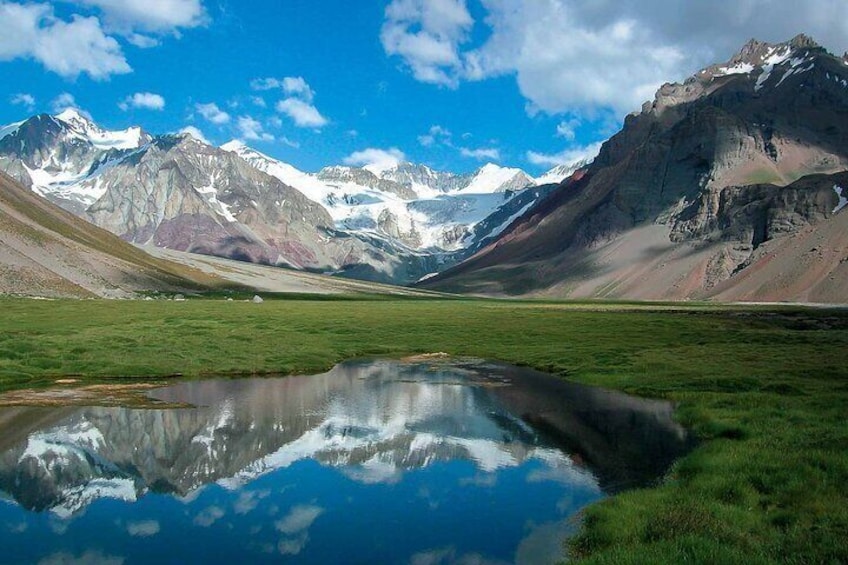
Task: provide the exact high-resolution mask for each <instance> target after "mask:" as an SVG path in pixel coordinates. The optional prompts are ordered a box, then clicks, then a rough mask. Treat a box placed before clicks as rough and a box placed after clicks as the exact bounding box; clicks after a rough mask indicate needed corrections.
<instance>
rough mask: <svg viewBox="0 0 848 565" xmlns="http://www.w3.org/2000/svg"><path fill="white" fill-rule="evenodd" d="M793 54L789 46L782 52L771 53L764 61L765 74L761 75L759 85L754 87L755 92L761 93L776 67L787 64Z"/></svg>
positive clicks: (758, 80)
mask: <svg viewBox="0 0 848 565" xmlns="http://www.w3.org/2000/svg"><path fill="white" fill-rule="evenodd" d="M791 54H792V48H791V47H789V46H786V47H785V48H784V49H783V50H782V51H780V52H774V50H772V51H769V55H768V56H767V57H766V58H765V60H764V61H763V72H762V73H761V74H760V77H759V78H758V79H757V84H756V85H755V86H754V91H755V92H759V91H760V90H761V89H762V88H763V86H765V84H766V81H767V80H768V79H769V77H770V76H771V72H772V70H774V68H775V67H776V66H778V65H781V64H783V63H784V62H786V61H787V60H788V59H789V56H790V55H791Z"/></svg>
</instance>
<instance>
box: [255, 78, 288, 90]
mask: <svg viewBox="0 0 848 565" xmlns="http://www.w3.org/2000/svg"><path fill="white" fill-rule="evenodd" d="M282 87H283V82H282V81H281V80H279V79H276V78H255V79H253V80H252V81H250V88H252V89H253V90H274V89H275V88H282Z"/></svg>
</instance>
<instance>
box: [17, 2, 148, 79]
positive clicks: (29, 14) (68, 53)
mask: <svg viewBox="0 0 848 565" xmlns="http://www.w3.org/2000/svg"><path fill="white" fill-rule="evenodd" d="M0 25H2V28H3V33H2V34H0V61H11V60H14V59H19V58H26V59H34V60H36V61H38V62H39V63H41V64H42V65H43V66H44V67H45V68H46V69H47V70H49V71H52V72H54V73H56V74H58V75H61V76H63V77H66V78H76V77H78V76H79V75H80V74H88V75H89V76H90V77H91V78H93V79H95V80H103V79H106V78H108V77H110V76H111V75H114V74H124V73H129V72H131V71H132V69H131V68H130V66H129V64H128V63H127V61H126V59H125V58H124V54H123V52H122V50H121V46H120V44H119V43H118V42H117V41H116V40H115V39H114V38H112V37H109V36H107V35H106V34H105V33H104V31H103V29H102V27H101V26H100V20H98V19H97V18H94V17H82V16H79V15H73V16H71V19H70V20H69V21H65V20H61V19H59V18H57V17H56V16H55V14H54V12H53V8H52V7H51V6H50V5H49V4H18V3H15V2H4V1H2V0H0Z"/></svg>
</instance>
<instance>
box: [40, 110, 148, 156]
mask: <svg viewBox="0 0 848 565" xmlns="http://www.w3.org/2000/svg"><path fill="white" fill-rule="evenodd" d="M53 117H54V118H55V119H56V120H57V121H59V122H61V123H62V124H64V125H65V127H66V129H67V130H68V132H69V133H70V134H71V135H72V136H73V137H77V138H78V139H82V140H84V141H88V142H89V143H91V144H92V145H94V146H95V147H97V148H98V149H138V148H139V147H141V146H142V145H144V144H145V143H147V142H148V141H149V140H150V137H149V136H148V135H147V134H146V133H144V131H143V130H142V129H141V128H140V127H138V126H133V127H130V128H127V129H125V130H121V131H106V130H103V129H102V128H101V127H100V126H98V125H97V124H96V123H94V121H93V120H92V119H91V117H90V116H89V115H88V114H87V113H85V112H83V111H81V110H77V109H76V108H67V109H66V110H63V111H62V112H60V113H59V114H56V115H55V116H53Z"/></svg>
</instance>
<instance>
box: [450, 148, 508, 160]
mask: <svg viewBox="0 0 848 565" xmlns="http://www.w3.org/2000/svg"><path fill="white" fill-rule="evenodd" d="M459 153H460V154H461V155H462V156H463V157H468V158H471V159H477V160H478V161H500V160H501V152H500V150H498V149H496V148H494V147H487V148H480V149H467V148H465V147H462V148H460V150H459Z"/></svg>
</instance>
